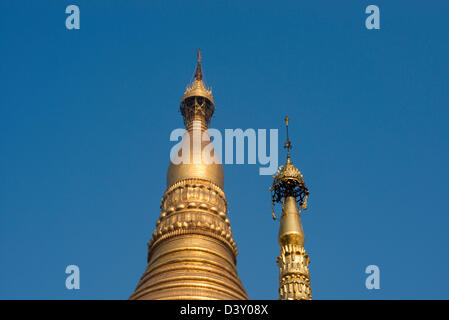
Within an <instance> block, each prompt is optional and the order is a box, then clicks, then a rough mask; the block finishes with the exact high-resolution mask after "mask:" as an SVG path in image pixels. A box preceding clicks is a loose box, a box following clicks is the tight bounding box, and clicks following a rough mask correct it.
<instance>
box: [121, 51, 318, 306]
mask: <svg viewBox="0 0 449 320" xmlns="http://www.w3.org/2000/svg"><path fill="white" fill-rule="evenodd" d="M197 55H198V64H197V67H196V72H195V78H194V80H193V83H191V84H189V85H188V86H187V89H186V91H185V93H184V96H183V97H182V99H181V104H180V110H181V113H182V116H183V118H184V125H185V127H186V131H185V133H184V136H183V138H182V141H181V143H180V146H179V147H180V149H179V151H178V156H182V152H185V151H187V153H186V154H184V157H183V159H186V158H187V159H190V161H181V162H179V163H174V161H173V159H171V160H172V161H171V162H170V165H169V168H168V172H167V189H166V191H165V193H164V195H163V197H162V202H161V206H160V209H161V214H160V216H159V219H158V220H157V222H156V230H155V231H154V233H153V236H152V238H151V240H150V242H149V243H148V259H147V261H148V265H147V267H146V270H145V272H144V274H143V275H142V277H141V278H140V281H139V283H138V285H137V287H136V289H135V290H134V292H133V294H132V295H131V296H130V299H133V300H137V299H143V300H178V299H183V300H212V299H213V300H243V299H248V296H247V294H246V292H245V289H244V287H243V285H242V283H241V281H240V279H239V277H238V273H237V268H236V262H237V254H238V251H237V246H236V243H235V241H234V240H233V237H232V232H231V225H230V221H229V219H228V217H227V214H228V209H227V201H226V196H225V194H224V192H223V184H224V176H223V168H222V165H221V163H220V162H219V161H217V160H216V158H214V157H215V155H214V151H213V150H207V151H208V154H211V155H212V158H214V159H213V160H214V161H210V159H209V160H207V161H206V160H205V159H204V155H203V151H205V150H206V148H210V146H209V145H210V136H209V134H208V128H209V124H210V120H211V117H212V115H213V113H214V109H215V103H214V99H213V97H212V91H211V90H210V89H208V88H206V86H205V84H204V82H203V74H202V71H201V53H200V51H198V52H197ZM286 123H287V142H286V145H285V147H286V148H287V162H286V164H285V165H284V166H281V167H280V168H279V170H278V172H277V174H276V175H275V176H274V181H273V185H272V187H271V188H270V190H271V191H272V200H273V207H274V204H275V203H276V202H282V203H283V204H282V216H281V222H280V229H279V237H278V240H279V244H280V246H281V254H280V256H279V257H278V259H277V264H278V267H279V298H280V299H281V300H310V299H311V298H312V296H311V289H310V276H309V271H308V264H309V257H308V256H307V254H306V253H305V250H304V232H303V229H302V224H301V219H300V213H301V211H300V210H299V209H298V204H299V205H300V207H301V208H303V209H306V207H307V197H308V194H309V191H308V189H307V188H306V187H305V184H304V180H303V177H302V175H301V173H300V172H299V171H298V169H297V168H296V167H294V166H293V164H292V163H291V160H290V149H291V143H290V141H289V140H288V118H286ZM195 136H196V137H200V138H199V139H198V138H197V139H196V141H197V142H196V143H197V144H198V141H200V142H199V145H195ZM191 137H193V139H192V138H191ZM201 137H202V138H201ZM272 212H273V218H276V216H275V214H274V210H273V209H272Z"/></svg>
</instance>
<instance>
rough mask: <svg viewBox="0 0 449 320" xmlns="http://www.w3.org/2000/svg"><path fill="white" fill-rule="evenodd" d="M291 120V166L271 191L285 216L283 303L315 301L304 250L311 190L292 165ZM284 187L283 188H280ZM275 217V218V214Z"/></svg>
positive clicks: (281, 278)
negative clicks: (303, 211)
mask: <svg viewBox="0 0 449 320" xmlns="http://www.w3.org/2000/svg"><path fill="white" fill-rule="evenodd" d="M288 120H289V119H288V117H286V118H285V121H286V126H287V142H286V144H285V148H286V149H287V162H286V164H285V165H284V166H281V167H280V168H279V170H278V172H277V174H276V175H275V176H274V182H273V186H272V187H271V188H270V190H272V191H274V192H275V193H277V195H276V194H275V196H274V197H273V205H274V203H275V202H279V200H280V199H283V202H282V215H281V222H280V226H279V236H278V241H279V245H280V246H281V250H280V255H279V257H278V258H277V265H278V267H279V299H281V300H311V299H312V290H311V287H310V274H309V267H308V266H309V262H310V259H309V256H308V255H307V254H306V251H305V249H304V242H305V237H304V231H303V227H302V223H301V217H300V215H301V210H300V209H299V207H298V204H297V202H298V201H299V203H300V204H301V207H302V208H303V209H306V208H307V197H308V194H309V191H308V189H307V188H306V187H305V184H304V179H303V176H302V174H301V173H300V172H299V170H298V169H297V168H296V167H295V166H294V165H293V164H292V163H291V160H290V149H291V148H292V146H291V143H290V140H289V139H288ZM279 186H281V187H282V188H279ZM273 217H275V214H274V211H273Z"/></svg>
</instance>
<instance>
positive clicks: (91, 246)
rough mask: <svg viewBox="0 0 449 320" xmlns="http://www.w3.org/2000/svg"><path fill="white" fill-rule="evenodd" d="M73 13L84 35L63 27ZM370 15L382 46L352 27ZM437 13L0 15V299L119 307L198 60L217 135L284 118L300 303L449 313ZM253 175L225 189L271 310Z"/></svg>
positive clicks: (273, 226)
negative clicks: (372, 282)
mask: <svg viewBox="0 0 449 320" xmlns="http://www.w3.org/2000/svg"><path fill="white" fill-rule="evenodd" d="M69 4H77V5H79V7H80V10H81V29H80V30H71V31H69V30H67V29H66V28H65V19H66V16H67V15H66V14H65V8H66V6H67V5H69ZM370 4H376V5H378V6H379V7H380V12H381V29H380V30H372V31H369V30H367V29H366V28H365V17H366V16H367V15H366V14H365V8H366V6H367V5H370ZM448 12H449V2H448V1H443V0H441V1H430V2H424V1H378V0H376V1H344V2H342V1H316V0H315V1H297V0H295V1H285V2H284V1H278V2H273V1H260V0H259V1H254V2H249V1H185V2H182V3H181V2H176V3H175V2H169V1H160V2H156V1H23V0H20V1H12V0H3V1H1V2H0V88H1V89H0V90H1V91H0V130H1V131H0V133H1V134H0V137H1V140H0V215H1V225H0V227H1V229H0V230H1V231H0V236H1V254H0V257H1V272H0V298H3V299H5V298H26V299H125V298H127V297H128V296H129V295H130V294H131V293H132V291H133V290H134V288H135V286H136V285H137V282H138V280H139V278H140V276H141V275H142V273H143V271H144V269H145V266H146V254H147V250H146V248H147V242H148V240H149V238H150V236H151V234H152V232H153V230H154V223H155V221H156V219H157V217H158V215H159V205H160V200H161V196H162V194H163V192H164V190H165V188H166V186H165V179H166V171H167V167H168V164H169V151H170V148H171V147H172V146H173V144H174V143H173V142H170V141H169V134H170V132H171V131H172V130H173V129H175V128H179V127H181V126H182V125H183V123H182V117H181V115H180V113H179V100H180V98H181V96H182V94H183V92H184V89H185V85H186V84H187V82H188V81H189V80H190V79H191V77H192V74H193V72H194V68H195V63H196V56H195V53H194V50H195V48H198V47H201V48H202V50H203V62H204V64H203V71H204V73H205V76H206V80H207V82H208V84H209V85H211V86H212V87H213V88H214V98H215V101H216V113H215V117H214V118H213V121H212V126H213V127H214V128H217V129H220V130H224V129H225V128H231V129H234V128H243V129H246V128H255V129H258V128H266V129H269V128H282V126H283V118H284V116H285V115H289V116H290V118H291V127H290V130H291V131H290V134H291V139H292V142H293V151H292V157H293V161H294V163H295V165H297V166H298V167H299V168H300V169H301V171H302V173H303V175H304V178H305V180H306V183H307V185H308V187H309V189H310V192H311V195H310V198H309V210H308V211H306V212H305V213H304V214H303V215H302V219H303V225H304V230H305V233H306V250H307V252H308V253H309V254H310V257H311V264H310V270H311V280H312V294H313V297H314V298H315V299H334V298H335V299H348V298H349V299H409V298H410V299H419V298H423V299H442V298H446V299H448V298H449V275H448V270H449V250H448V244H449V236H448V226H449V210H448V204H447V199H448V194H449V187H448V179H449V169H448V167H449V166H448V164H449V148H448V147H449V145H448V141H449V128H448V123H449V121H448V120H449V110H448V108H449V103H448V101H449V95H448V88H449V81H448V74H449V67H448V65H449V64H448V57H449V41H448V40H449V39H448V38H449V37H448V30H449V22H448V19H447V14H448ZM284 139H285V134H284V132H283V131H280V144H282V143H283V141H284ZM281 152H283V150H281ZM283 157H284V153H281V159H283ZM258 170H259V167H258V166H257V165H225V166H224V172H225V187H224V189H225V192H226V194H227V198H228V201H229V210H230V220H231V224H232V227H233V233H234V237H235V239H236V242H237V244H238V248H239V251H240V255H239V256H238V269H239V275H240V278H241V279H242V281H243V284H244V285H245V287H246V289H247V292H248V295H249V297H250V298H252V299H277V286H278V271H277V267H276V265H275V259H276V256H277V255H278V253H279V247H278V244H277V231H278V224H277V223H275V222H273V220H272V219H271V213H270V194H269V190H268V186H269V185H270V184H271V182H272V178H271V177H270V176H259V174H258ZM69 264H76V265H78V266H79V267H80V269H81V289H80V290H78V291H69V290H67V289H66V288H65V278H66V274H65V272H64V271H65V267H66V266H67V265H69ZM370 264H375V265H378V266H379V267H380V271H381V280H380V285H381V289H380V290H377V291H368V290H367V289H366V288H365V278H366V276H367V275H366V274H365V273H364V270H365V267H366V266H367V265H370Z"/></svg>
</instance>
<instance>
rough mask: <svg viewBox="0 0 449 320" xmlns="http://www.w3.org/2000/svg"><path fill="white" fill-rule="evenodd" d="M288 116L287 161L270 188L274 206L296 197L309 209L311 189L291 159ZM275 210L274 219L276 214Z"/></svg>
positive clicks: (286, 118) (286, 119) (286, 120)
mask: <svg viewBox="0 0 449 320" xmlns="http://www.w3.org/2000/svg"><path fill="white" fill-rule="evenodd" d="M288 120H289V118H288V117H285V122H286V127H287V141H286V142H285V145H284V148H285V149H287V162H286V164H285V165H284V166H280V167H279V169H278V171H277V172H276V175H275V176H274V180H273V185H272V186H271V188H270V191H271V198H272V207H274V204H275V203H276V202H282V201H283V199H285V198H286V197H289V196H292V197H295V199H296V202H297V203H298V204H299V206H300V207H301V208H302V209H304V210H305V209H307V198H308V196H309V190H308V189H307V187H306V185H305V182H304V178H303V176H302V174H301V172H300V171H299V170H298V169H297V168H296V167H295V166H294V165H293V164H292V162H291V160H290V149H292V144H291V142H290V140H289V138H288ZM272 212H273V219H276V216H275V214H274V210H273V209H272Z"/></svg>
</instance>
